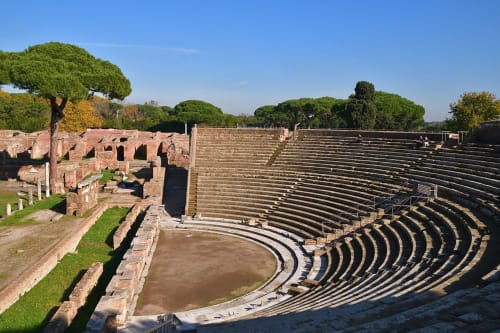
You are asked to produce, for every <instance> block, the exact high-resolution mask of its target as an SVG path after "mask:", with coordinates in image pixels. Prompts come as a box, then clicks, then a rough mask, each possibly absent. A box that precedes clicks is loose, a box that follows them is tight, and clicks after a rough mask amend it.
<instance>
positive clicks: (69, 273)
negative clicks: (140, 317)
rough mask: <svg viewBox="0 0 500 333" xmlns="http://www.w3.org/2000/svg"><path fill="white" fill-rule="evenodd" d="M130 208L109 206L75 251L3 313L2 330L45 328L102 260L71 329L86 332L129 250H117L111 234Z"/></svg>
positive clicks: (12, 331) (16, 330)
mask: <svg viewBox="0 0 500 333" xmlns="http://www.w3.org/2000/svg"><path fill="white" fill-rule="evenodd" d="M127 212H128V208H111V209H108V210H106V212H104V214H103V215H102V216H101V217H100V218H99V219H98V220H97V221H96V223H95V224H94V226H92V228H91V229H90V230H89V231H88V232H87V234H86V235H85V236H84V237H83V238H82V240H81V241H80V243H79V244H78V248H77V251H76V252H75V253H71V254H67V255H65V256H64V258H62V260H61V262H60V263H59V264H58V265H57V266H56V267H55V268H54V269H53V270H52V271H51V272H50V273H49V274H48V275H47V276H46V277H45V278H44V279H43V280H41V281H40V282H39V283H38V284H37V285H36V286H35V287H33V289H31V290H30V291H29V292H27V293H26V294H25V295H23V296H22V297H21V298H20V299H19V301H18V302H16V303H15V304H14V305H13V306H11V307H10V308H9V309H8V310H7V311H6V312H4V313H3V314H1V315H0V332H4V333H14V332H19V333H25V332H26V333H27V332H33V333H34V332H42V331H43V329H44V328H45V326H46V325H47V323H48V322H49V320H50V318H51V317H52V315H53V314H54V313H55V311H56V310H57V308H58V307H59V306H60V305H61V303H62V302H63V301H65V300H68V296H69V294H70V293H71V291H72V290H73V287H74V286H75V285H76V283H77V282H78V281H79V279H80V278H81V277H82V276H83V274H84V273H85V271H86V269H87V268H88V267H89V266H90V265H91V264H92V263H93V262H96V261H100V262H102V263H104V273H103V276H101V279H100V280H99V282H98V285H97V286H96V288H94V290H93V292H92V293H91V295H90V296H89V298H88V299H87V304H86V305H85V306H84V307H83V308H82V309H80V311H79V312H78V315H77V317H76V319H75V321H74V322H73V325H72V326H71V327H70V330H69V332H83V330H84V328H85V325H86V323H87V321H88V319H89V318H90V315H91V314H92V312H93V310H94V308H95V306H96V305H97V302H98V300H99V298H100V297H101V296H102V295H103V294H104V290H105V289H106V286H107V284H108V282H109V281H110V280H111V277H112V276H113V274H114V272H115V270H116V268H117V267H118V264H119V263H120V260H121V258H122V256H123V253H124V251H125V250H126V247H122V248H119V249H117V250H116V251H114V250H113V248H112V236H113V233H114V231H115V229H116V228H117V227H118V225H119V224H120V221H121V220H122V219H123V218H124V217H125V216H126V215H127ZM129 242H130V237H129V240H128V243H129ZM126 245H127V246H128V244H126Z"/></svg>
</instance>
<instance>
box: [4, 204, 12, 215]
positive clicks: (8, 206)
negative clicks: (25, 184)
mask: <svg viewBox="0 0 500 333" xmlns="http://www.w3.org/2000/svg"><path fill="white" fill-rule="evenodd" d="M5 211H6V212H7V216H10V215H12V207H11V205H10V203H8V204H7V207H6V208H5Z"/></svg>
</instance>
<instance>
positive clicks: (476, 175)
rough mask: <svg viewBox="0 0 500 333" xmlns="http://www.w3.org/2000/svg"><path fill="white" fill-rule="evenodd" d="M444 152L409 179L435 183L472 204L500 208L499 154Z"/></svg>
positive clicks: (468, 149)
mask: <svg viewBox="0 0 500 333" xmlns="http://www.w3.org/2000/svg"><path fill="white" fill-rule="evenodd" d="M464 147H466V148H465V149H441V150H439V151H438V152H437V153H436V154H434V155H432V156H431V158H429V159H426V160H424V161H423V162H422V164H421V165H419V166H416V167H415V168H413V169H411V170H409V172H408V178H409V179H410V180H417V181H424V182H431V183H435V184H437V185H439V186H440V189H441V190H443V192H444V193H445V194H449V195H453V196H455V197H459V198H462V199H467V200H468V201H469V202H470V203H471V204H472V205H484V206H492V207H493V210H496V209H498V208H499V207H500V206H499V201H500V171H499V170H500V168H499V166H500V153H498V152H496V151H495V150H494V149H493V148H489V149H488V148H486V147H485V148H483V149H481V150H478V151H476V150H473V149H471V148H470V147H469V148H467V146H464Z"/></svg>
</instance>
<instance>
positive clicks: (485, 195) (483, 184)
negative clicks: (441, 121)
mask: <svg viewBox="0 0 500 333" xmlns="http://www.w3.org/2000/svg"><path fill="white" fill-rule="evenodd" d="M296 134H297V140H289V141H288V142H287V143H286V144H283V145H282V147H280V149H278V148H277V147H276V146H274V148H273V150H272V151H271V153H270V155H268V159H267V160H266V163H263V164H262V163H261V162H258V163H251V164H250V165H245V164H244V163H241V164H237V163H236V162H235V161H234V160H230V159H229V160H228V161H227V163H224V162H223V161H222V160H217V161H215V163H214V165H213V167H210V166H209V164H208V163H207V164H206V165H205V166H204V167H203V168H201V169H199V170H198V172H200V175H201V174H203V177H204V181H203V185H202V183H201V182H199V183H198V192H199V193H198V196H197V201H198V202H197V203H198V204H199V206H198V207H197V211H200V212H201V213H202V215H203V211H202V210H203V209H208V211H211V214H214V216H216V215H217V214H219V216H220V217H231V218H235V219H238V220H240V221H242V220H247V219H248V220H253V221H255V222H256V223H257V224H261V225H268V226H269V228H273V227H280V228H281V229H283V230H285V231H286V232H291V233H294V234H297V235H299V236H300V237H301V238H304V239H307V240H308V241H311V244H316V249H317V250H318V251H317V253H318V256H317V257H315V259H314V260H313V261H312V263H314V262H315V263H316V264H315V265H316V266H319V267H321V271H322V274H321V277H319V278H318V279H317V284H316V285H315V286H314V288H311V289H309V290H307V289H305V290H303V289H302V288H300V287H298V286H297V290H296V295H295V296H293V297H289V298H287V299H283V300H281V301H280V302H276V303H274V304H272V305H270V306H268V307H266V308H263V309H260V310H258V311H256V312H254V313H253V314H251V315H248V316H244V317H243V318H239V319H238V320H241V321H237V322H233V321H232V319H230V318H227V321H228V322H227V323H226V324H222V325H220V326H219V325H217V326H211V325H207V326H201V327H199V328H198V332H204V331H205V329H206V331H207V332H210V331H211V329H213V330H212V331H227V332H232V331H234V332H236V331H237V332H248V331H252V332H254V331H255V330H256V328H258V329H260V330H261V331H290V332H300V331H304V330H306V329H307V328H311V327H313V328H315V329H318V330H319V331H322V330H323V331H335V330H346V329H350V327H351V326H352V327H353V329H352V331H355V329H354V328H357V329H359V330H360V331H361V332H363V331H364V332H368V331H377V330H378V328H379V327H380V328H381V329H384V328H387V331H393V330H397V329H399V327H398V326H397V325H396V324H394V325H392V324H390V320H392V319H395V321H394V322H398V323H402V325H406V324H408V325H410V326H404V327H405V331H406V330H411V329H412V328H413V329H415V330H416V331H419V330H421V331H422V332H424V331H425V329H427V328H429V329H436V330H439V328H440V327H441V326H440V325H443V326H442V327H441V328H443V329H445V328H446V327H448V328H449V327H455V328H457V329H458V328H461V327H468V325H469V324H468V323H466V322H465V321H466V320H469V319H470V318H469V317H471V318H472V317H473V315H471V313H473V312H474V311H473V310H471V309H468V310H467V312H460V311H459V310H457V309H456V308H455V305H453V304H454V302H455V299H454V298H453V297H451V298H447V297H448V296H450V295H452V294H453V293H454V292H455V291H459V292H461V291H462V290H464V289H463V288H468V287H472V286H485V285H486V284H487V283H490V284H491V279H493V281H494V277H495V276H497V275H498V274H497V273H494V272H493V273H491V274H490V272H489V270H494V269H495V267H497V266H498V256H497V255H496V253H498V250H500V246H499V244H497V243H498V237H499V235H500V232H497V230H496V228H497V227H494V226H495V222H494V221H495V218H496V219H497V220H498V221H500V214H499V207H500V205H499V193H498V189H497V188H500V175H499V172H498V170H499V169H498V165H500V154H499V151H498V149H495V147H488V146H481V145H467V144H466V145H463V146H458V147H449V146H446V145H445V146H444V147H443V148H438V146H432V147H430V148H423V149H414V139H413V138H412V136H413V137H414V136H415V135H418V134H416V133H387V132H380V133H375V132H370V133H369V134H367V135H366V138H365V140H363V142H362V143H360V142H356V140H355V135H357V133H354V132H353V131H332V130H299V131H298V132H297V133H296ZM378 135H380V137H377V136H378ZM370 136H372V137H370ZM417 138H418V136H417ZM436 138H437V136H435V137H434V139H435V140H437V139H436ZM234 144H235V145H237V144H239V143H237V142H235V143H234ZM278 146H279V144H278ZM217 147H218V146H217V145H213V146H211V149H218V148H217ZM263 147H267V146H264V145H263ZM269 147H270V146H269ZM281 148H282V149H281ZM231 149H232V148H228V151H231ZM265 149H267V148H265ZM208 151H209V150H207V152H208ZM234 151H236V150H234ZM212 152H213V153H217V150H214V151H212ZM248 152H249V153H248V154H247V157H246V158H247V159H252V158H253V155H252V154H253V153H252V149H248ZM273 152H274V153H275V154H273ZM278 152H279V153H278ZM244 156H245V154H243V153H241V154H239V155H237V157H236V158H237V159H240V160H244V159H245V157H244ZM271 157H272V160H271ZM269 161H271V162H272V163H268V162H269ZM206 162H207V161H206ZM216 168H219V170H216ZM231 178H235V179H238V181H239V184H238V182H235V181H232V180H231ZM248 178H250V180H249V179H248ZM270 179H273V181H270ZM210 180H211V181H212V182H220V183H224V184H226V185H225V186H219V187H217V186H215V187H214V186H213V184H212V183H211V182H210ZM297 180H298V182H297V183H295V184H294V186H293V187H290V186H289V185H290V182H292V183H293V182H295V181H297ZM415 181H417V182H428V183H432V184H437V185H438V187H439V189H438V198H436V199H435V200H433V201H432V200H429V202H425V203H416V202H414V201H412V202H411V205H410V204H409V203H408V202H406V201H404V200H402V199H404V198H405V196H409V195H410V191H411V190H412V185H413V183H414V182H415ZM259 182H261V185H262V184H265V186H261V185H257V184H258V183H259ZM207 184H208V185H209V186H212V187H211V189H208V188H207V187H206V186H207ZM286 186H289V187H287V188H286ZM200 189H201V191H200ZM204 191H205V192H204ZM395 194H396V195H395ZM384 196H389V197H392V198H391V199H389V200H387V201H386V202H384V201H382V199H381V200H380V201H378V202H377V199H376V198H377V197H384ZM394 204H397V205H400V206H401V208H400V209H395V210H392V208H391V207H392V206H394ZM217 205H218V206H219V207H218V208H217V207H216V206H217ZM266 205H267V207H266ZM216 208H217V209H216ZM389 209H391V211H390V212H389ZM381 211H382V213H384V214H385V216H382V215H381ZM372 214H374V215H372ZM342 229H345V230H344V231H342ZM327 235H328V237H330V239H329V241H327V242H326V244H324V245H319V244H323V242H324V240H322V238H326V237H325V236H327ZM332 235H333V236H332ZM332 239H334V241H333V243H331V242H330V241H331V240H332ZM319 250H321V251H319ZM312 266H314V265H312ZM311 276H312V275H311ZM486 287H489V285H487V286H486ZM479 289H480V288H479ZM479 289H477V290H479ZM467 290H468V291H467V292H465V293H464V294H463V295H469V296H471V297H472V298H474V297H475V296H474V295H475V292H476V291H474V290H476V289H467ZM490 291H492V292H493V295H491V298H494V297H497V298H498V292H497V291H495V290H493V289H492V290H490ZM479 294H481V292H479ZM457 295H460V294H457ZM476 296H477V295H476ZM440 301H442V302H443V303H442V304H441V303H439V302H440ZM447 302H449V304H448V305H446V303H447ZM499 303H500V299H499ZM433 306H435V307H436V309H437V310H439V309H440V308H443V309H452V310H453V309H454V310H453V311H455V312H456V313H460V315H458V316H456V318H454V319H453V320H452V321H451V322H447V321H446V320H444V322H443V321H440V320H435V321H432V320H427V321H425V320H423V321H421V322H418V323H416V324H415V322H414V321H413V320H412V318H411V316H413V315H415V317H416V318H420V319H422V318H430V315H431V313H432V307H433ZM498 313H500V311H499V312H498ZM398 314H401V316H398ZM461 316H465V317H464V318H460V317H461ZM467 316H469V317H467ZM498 317H500V316H498V314H497V318H496V319H498ZM391 318H392V319H391ZM467 318H469V319H467ZM386 319H387V320H386ZM457 323H458V324H457ZM246 325H248V326H246ZM391 325H392V326H391ZM411 325H413V326H411ZM497 327H500V325H498V326H497ZM257 331H258V330H257Z"/></svg>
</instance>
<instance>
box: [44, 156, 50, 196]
mask: <svg viewBox="0 0 500 333" xmlns="http://www.w3.org/2000/svg"><path fill="white" fill-rule="evenodd" d="M45 197H47V198H48V197H50V180H49V162H45Z"/></svg>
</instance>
